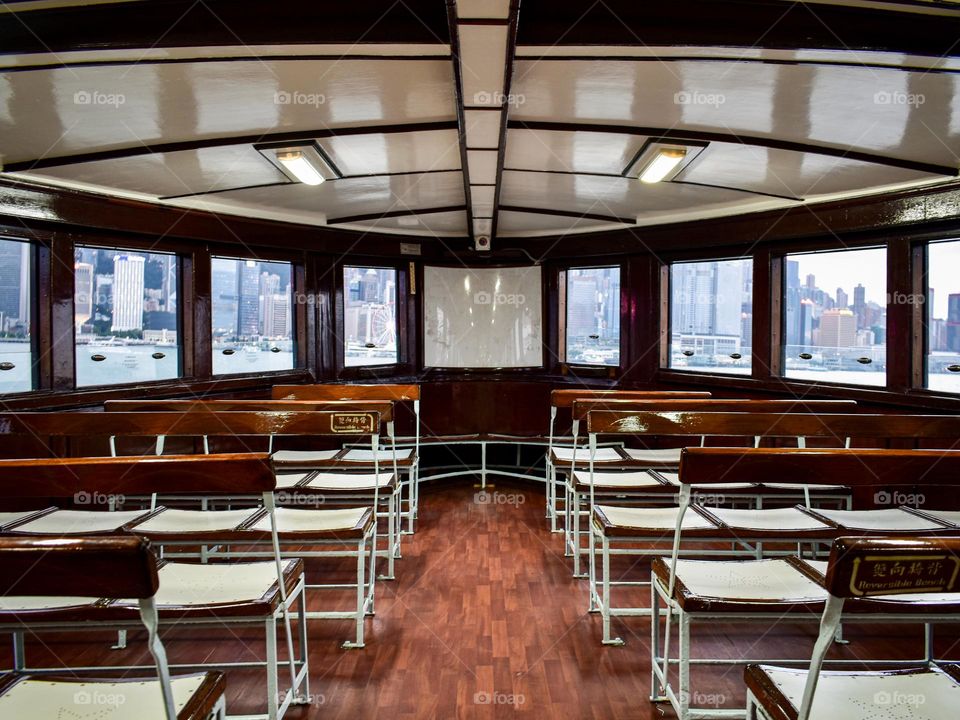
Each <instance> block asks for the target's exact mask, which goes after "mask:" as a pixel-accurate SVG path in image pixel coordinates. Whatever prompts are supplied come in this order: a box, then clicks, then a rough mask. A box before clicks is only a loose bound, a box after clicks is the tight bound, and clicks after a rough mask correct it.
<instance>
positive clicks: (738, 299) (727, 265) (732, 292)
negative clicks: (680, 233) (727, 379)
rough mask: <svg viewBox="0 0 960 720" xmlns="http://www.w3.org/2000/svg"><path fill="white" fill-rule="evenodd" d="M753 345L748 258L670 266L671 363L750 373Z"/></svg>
mask: <svg viewBox="0 0 960 720" xmlns="http://www.w3.org/2000/svg"><path fill="white" fill-rule="evenodd" d="M752 345H753V261H752V260H750V259H742V260H710V261H705V262H682V263H674V264H673V265H671V266H670V360H669V363H670V364H669V367H670V368H672V369H675V370H698V371H705V372H712V373H727V374H733V375H749V374H750V372H751V371H752V357H751V349H752Z"/></svg>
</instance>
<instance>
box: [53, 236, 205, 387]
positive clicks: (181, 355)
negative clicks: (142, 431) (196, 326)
mask: <svg viewBox="0 0 960 720" xmlns="http://www.w3.org/2000/svg"><path fill="white" fill-rule="evenodd" d="M81 247H82V248H87V249H92V250H116V251H124V250H126V251H128V252H135V253H143V254H155V255H173V256H174V258H176V261H177V294H178V295H183V294H184V290H186V289H189V290H191V291H192V289H193V288H192V283H191V285H190V286H189V287H186V286H185V281H186V272H185V270H186V266H187V263H188V262H189V260H188V258H187V257H186V256H185V255H184V254H183V253H182V251H181V250H180V249H178V248H176V249H175V248H167V247H165V246H158V244H157V243H148V242H137V241H133V240H132V241H130V242H129V243H127V241H126V240H123V239H119V238H118V239H117V242H116V243H114V242H112V238H102V239H101V238H94V239H92V240H91V241H82V240H81V241H78V242H74V243H73V246H72V248H71V249H72V251H73V252H74V253H75V251H76V250H77V248H81ZM70 269H71V270H70V272H71V278H72V282H71V287H70V294H71V303H70V309H71V314H72V315H74V316H75V315H76V306H75V304H74V299H75V298H76V274H75V273H74V272H73V263H71V264H70ZM186 305H187V304H186V303H184V302H178V303H177V375H176V376H174V377H170V378H162V379H159V380H133V381H131V382H123V383H107V384H102V385H79V384H78V383H77V365H76V361H77V333H76V327H75V326H74V331H73V333H71V335H70V351H71V353H72V354H73V360H74V364H73V391H74V392H81V393H82V392H98V391H109V390H112V389H114V388H131V387H141V386H144V387H151V386H160V385H169V384H171V383H182V382H184V381H187V380H190V379H192V377H191V376H188V375H187V367H188V359H187V357H188V352H187V337H188V330H187V327H186V324H187V322H188V320H187V317H188V313H187V312H185V306H186ZM188 306H189V307H190V308H192V307H193V301H192V297H191V300H190V302H189V305H188ZM190 329H191V331H192V326H191V328H190Z"/></svg>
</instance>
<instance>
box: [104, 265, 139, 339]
mask: <svg viewBox="0 0 960 720" xmlns="http://www.w3.org/2000/svg"><path fill="white" fill-rule="evenodd" d="M143 271H144V260H143V257H142V256H140V255H114V256H113V324H112V325H111V326H110V329H111V330H119V331H126V330H142V329H143Z"/></svg>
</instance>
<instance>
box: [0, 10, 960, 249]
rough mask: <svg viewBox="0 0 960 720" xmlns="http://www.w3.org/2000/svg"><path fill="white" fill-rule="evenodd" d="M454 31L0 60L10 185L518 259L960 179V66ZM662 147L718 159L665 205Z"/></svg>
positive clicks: (480, 24) (474, 13)
mask: <svg viewBox="0 0 960 720" xmlns="http://www.w3.org/2000/svg"><path fill="white" fill-rule="evenodd" d="M825 2H826V0H825ZM34 4H37V3H34ZM42 4H43V3H39V5H42ZM60 4H63V3H60ZM68 4H69V3H68ZM832 4H837V3H832ZM844 4H847V5H852V6H867V5H873V6H880V5H887V6H889V5H897V8H898V9H900V10H903V11H904V12H905V13H907V12H909V11H911V6H910V4H909V3H885V2H880V1H878V2H868V1H866V0H865V1H864V2H850V3H844ZM21 5H31V3H21ZM456 7H457V12H458V15H457V17H456V18H455V19H454V20H455V22H454V25H453V27H454V28H455V32H456V38H455V40H456V42H455V43H454V45H453V49H452V48H451V46H450V45H447V44H444V43H440V42H438V43H436V44H423V43H419V44H416V45H413V44H410V45H405V44H403V43H400V42H397V43H395V44H382V43H381V44H372V45H363V46H357V45H295V46H289V45H285V46H255V47H254V46H247V45H244V46H240V45H238V46H236V47H222V46H219V47H177V48H133V49H126V50H118V49H110V50H96V49H90V50H82V51H76V52H59V53H56V54H54V53H50V54H43V53H40V54H31V55H11V54H6V55H0V161H2V163H3V165H4V166H5V169H6V171H5V172H4V173H3V175H4V176H6V177H10V178H16V179H20V180H24V181H29V182H31V183H40V184H44V185H52V186H57V187H65V188H72V189H80V190H85V191H90V192H94V193H99V194H104V195H110V196H116V197H124V198H134V199H138V200H143V201H147V202H151V203H156V204H160V205H169V206H176V207H182V208H193V209H199V210H209V211H216V212H221V213H225V214H229V215H239V216H244V217H254V218H265V219H274V220H284V221H289V222H296V223H304V224H309V225H316V226H331V227H336V228H342V229H346V230H354V231H359V232H369V231H376V232H378V233H394V234H401V235H410V236H426V237H430V236H434V237H444V238H466V237H468V236H470V235H476V234H480V233H481V232H489V228H490V226H491V225H494V224H495V226H496V230H497V235H498V236H500V237H510V236H519V237H528V236H529V237H534V236H552V235H558V234H565V233H571V232H595V231H603V230H619V229H623V228H626V227H631V226H650V225H656V224H662V223H673V222H677V221H684V220H694V219H702V218H709V217H720V216H728V215H737V214H744V213H750V212H757V211H763V210H771V209H779V208H790V207H795V206H801V205H804V204H811V203H817V202H822V201H826V200H833V199H838V198H849V197H857V196H864V195H869V194H874V193H880V192H885V191H889V190H891V189H899V188H909V187H915V186H922V185H927V184H931V183H942V182H947V181H950V180H952V179H953V178H954V177H955V176H956V169H957V168H958V167H960V61H958V60H957V59H956V58H931V57H914V56H908V55H903V54H896V53H883V52H875V51H871V52H866V51H853V50H849V51H847V50H823V49H816V48H811V49H801V50H783V49H766V48H749V49H743V48H729V47H706V46H704V47H687V46H685V47H674V46H671V47H648V46H646V45H643V44H642V43H638V44H636V45H635V46H617V47H609V46H603V45H590V46H569V45H565V46H553V47H545V46H544V47H541V46H522V45H521V46H518V47H516V48H515V51H514V49H513V48H512V46H511V42H510V39H511V36H512V33H513V32H514V28H513V26H512V25H510V23H509V19H510V12H511V4H510V2H509V0H459V1H458V2H457V4H456ZM944 7H945V4H944V3H933V4H931V5H930V6H929V7H927V8H924V9H923V10H924V11H932V10H935V11H937V12H951V10H949V8H947V9H944ZM931 8H932V10H931ZM8 11H9V10H8ZM905 17H906V18H909V15H906V14H905ZM519 22H523V14H522V12H521V13H520V20H519ZM456 52H458V53H459V56H457V57H455V53H456ZM458 86H459V87H461V88H462V92H460V93H458V90H457V89H458ZM664 136H669V137H671V138H672V139H674V140H676V138H678V137H681V138H686V139H687V140H691V141H697V140H699V141H700V142H705V143H706V147H705V148H704V149H703V150H702V152H700V153H699V154H698V155H697V157H696V159H695V160H693V161H692V162H691V163H689V165H687V166H686V167H685V168H684V169H683V170H682V171H681V172H680V173H679V175H677V176H676V177H675V178H673V180H672V181H670V182H663V183H659V184H656V185H644V184H642V183H640V182H639V181H638V180H637V179H636V176H635V174H629V175H628V174H627V169H628V168H629V167H630V165H631V163H632V162H633V161H634V159H635V158H636V156H637V154H638V153H639V152H640V151H641V149H642V148H643V147H644V144H645V143H647V142H649V141H651V140H652V139H656V138H661V137H664ZM501 138H503V140H504V142H503V145H502V147H501ZM278 142H289V143H292V144H303V143H315V144H316V146H317V147H319V148H320V150H321V151H322V152H323V153H325V155H326V156H327V157H328V158H329V159H330V160H331V161H332V163H333V165H334V166H335V168H336V170H337V171H338V173H339V175H340V176H339V177H337V178H336V179H333V180H330V181H328V182H326V183H324V184H322V185H319V186H306V185H302V184H298V183H294V182H291V181H290V180H289V179H288V178H287V177H286V176H285V175H283V174H282V173H281V172H279V171H278V169H277V168H276V167H275V166H274V165H273V164H272V163H271V162H269V161H268V160H267V159H266V158H265V157H264V155H263V154H262V153H261V152H260V151H259V150H258V149H257V148H258V147H260V146H262V145H263V144H270V143H278ZM267 152H269V150H268V151H267ZM464 162H466V165H467V167H466V171H467V172H466V173H465V172H464V167H463V164H464Z"/></svg>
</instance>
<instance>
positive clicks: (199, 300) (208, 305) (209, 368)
mask: <svg viewBox="0 0 960 720" xmlns="http://www.w3.org/2000/svg"><path fill="white" fill-rule="evenodd" d="M190 264H191V266H192V268H191V270H192V274H191V283H192V285H193V343H192V346H191V352H192V353H193V376H194V377H196V378H201V379H207V378H211V377H213V327H212V324H213V316H212V313H213V305H212V303H213V298H212V290H211V283H212V277H211V259H210V252H209V249H208V248H204V251H200V252H196V253H194V255H193V261H192V262H191V263H190Z"/></svg>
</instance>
